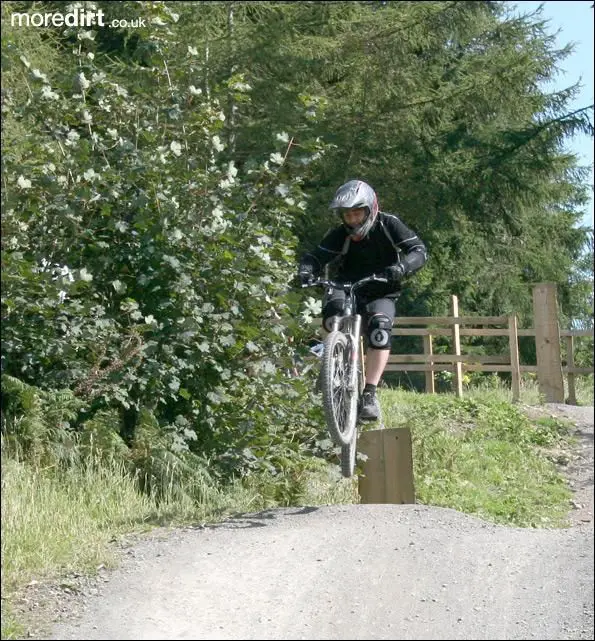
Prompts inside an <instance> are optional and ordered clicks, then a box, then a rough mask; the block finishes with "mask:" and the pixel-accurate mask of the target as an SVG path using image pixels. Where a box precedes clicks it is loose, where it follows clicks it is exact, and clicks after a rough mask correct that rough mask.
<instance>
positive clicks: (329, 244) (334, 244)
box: [300, 228, 345, 275]
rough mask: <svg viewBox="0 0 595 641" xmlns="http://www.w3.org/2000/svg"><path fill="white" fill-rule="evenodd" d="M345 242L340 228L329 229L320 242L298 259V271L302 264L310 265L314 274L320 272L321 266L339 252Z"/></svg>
mask: <svg viewBox="0 0 595 641" xmlns="http://www.w3.org/2000/svg"><path fill="white" fill-rule="evenodd" d="M344 242H345V232H344V231H343V229H342V228H335V229H332V230H331V231H329V232H328V233H327V234H326V236H325V237H324V238H323V239H322V240H321V241H320V244H319V245H318V246H317V247H316V248H315V249H313V250H312V251H310V252H307V253H305V254H304V255H303V256H302V257H301V259H300V271H301V268H302V267H303V266H311V267H312V272H313V273H314V274H315V275H318V274H320V273H321V271H322V269H323V267H324V266H325V265H326V264H327V263H330V261H331V260H334V259H335V258H337V256H339V255H340V254H341V251H342V249H343V244H344Z"/></svg>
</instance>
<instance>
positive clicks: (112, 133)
mask: <svg viewBox="0 0 595 641" xmlns="http://www.w3.org/2000/svg"><path fill="white" fill-rule="evenodd" d="M107 133H108V135H109V136H111V137H112V138H113V139H114V140H116V139H117V138H118V130H117V129H110V128H109V127H108V128H107Z"/></svg>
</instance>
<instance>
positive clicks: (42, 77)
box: [31, 69, 48, 82]
mask: <svg viewBox="0 0 595 641" xmlns="http://www.w3.org/2000/svg"><path fill="white" fill-rule="evenodd" d="M31 74H32V75H33V77H34V78H39V79H40V80H43V81H44V82H47V81H48V77H47V76H46V75H45V73H41V71H39V69H33V71H32V72H31Z"/></svg>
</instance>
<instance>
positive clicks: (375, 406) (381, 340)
mask: <svg viewBox="0 0 595 641" xmlns="http://www.w3.org/2000/svg"><path fill="white" fill-rule="evenodd" d="M394 316H395V302H394V300H393V299H389V298H381V299H377V300H374V301H372V302H371V303H368V305H367V306H366V316H365V319H366V327H365V334H366V339H367V340H366V342H367V345H368V349H367V351H366V368H365V369H366V385H365V387H364V391H363V394H362V402H361V406H360V418H361V419H362V420H369V421H373V420H378V419H379V418H380V405H379V403H378V400H377V398H376V386H377V385H378V383H379V382H380V379H381V377H382V374H383V373H384V369H385V368H386V364H387V363H388V359H389V356H390V348H391V330H392V324H393V318H394Z"/></svg>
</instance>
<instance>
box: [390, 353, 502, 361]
mask: <svg viewBox="0 0 595 641" xmlns="http://www.w3.org/2000/svg"><path fill="white" fill-rule="evenodd" d="M388 362H389V363H432V362H433V363H510V356H509V355H508V354H496V355H494V356H489V355H486V354H459V355H458V356H457V355H456V354H431V355H426V354H391V355H390V356H389V357H388Z"/></svg>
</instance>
